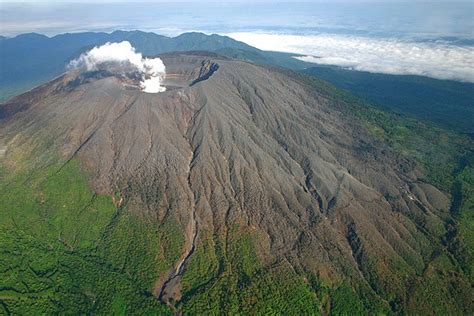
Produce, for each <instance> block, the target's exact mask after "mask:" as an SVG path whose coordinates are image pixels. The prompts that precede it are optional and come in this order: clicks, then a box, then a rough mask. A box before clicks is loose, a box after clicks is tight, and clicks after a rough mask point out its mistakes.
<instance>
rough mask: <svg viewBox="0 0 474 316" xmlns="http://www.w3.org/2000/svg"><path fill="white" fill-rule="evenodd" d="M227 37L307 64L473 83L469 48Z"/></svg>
mask: <svg viewBox="0 0 474 316" xmlns="http://www.w3.org/2000/svg"><path fill="white" fill-rule="evenodd" d="M227 35H229V36H230V37H232V38H234V39H237V40H240V41H243V42H245V43H247V44H249V45H253V46H255V47H257V48H260V49H264V50H273V51H283V52H289V53H297V54H301V55H307V56H298V57H295V58H297V59H300V60H303V61H306V62H311V63H317V64H325V65H337V66H342V67H348V68H352V69H355V70H361V71H369V72H376V73H387V74H410V75H421V76H428V77H433V78H438V79H452V80H460V81H466V82H474V47H473V46H467V45H466V46H457V45H453V44H449V43H446V42H442V41H437V42H416V41H407V40H398V39H392V38H369V37H361V36H347V35H336V34H319V35H289V34H275V33H249V32H239V33H230V34H227Z"/></svg>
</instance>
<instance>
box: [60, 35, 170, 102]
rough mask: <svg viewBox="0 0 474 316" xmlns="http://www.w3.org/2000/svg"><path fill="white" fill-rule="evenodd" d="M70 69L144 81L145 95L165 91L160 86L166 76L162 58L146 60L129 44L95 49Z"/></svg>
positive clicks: (109, 45)
mask: <svg viewBox="0 0 474 316" xmlns="http://www.w3.org/2000/svg"><path fill="white" fill-rule="evenodd" d="M68 68H69V69H78V70H80V71H100V70H105V71H108V72H110V73H113V74H118V75H138V76H139V77H140V78H141V79H140V88H141V89H142V91H144V92H148V93H158V92H163V91H165V90H166V88H165V87H163V86H162V85H161V83H162V81H163V77H164V75H165V73H166V69H165V65H164V64H163V61H162V60H161V59H160V58H144V57H143V56H142V54H141V53H137V52H136V51H135V48H134V47H133V46H132V45H131V44H130V43H129V42H127V41H123V42H120V43H106V44H104V45H102V46H98V47H94V48H93V49H91V50H90V51H88V52H86V53H83V54H81V56H79V57H78V58H77V59H74V60H72V61H71V62H70V63H69V65H68Z"/></svg>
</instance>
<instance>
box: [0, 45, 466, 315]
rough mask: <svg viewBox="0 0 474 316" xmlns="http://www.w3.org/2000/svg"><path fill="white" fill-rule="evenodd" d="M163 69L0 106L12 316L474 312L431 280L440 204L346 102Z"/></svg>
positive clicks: (177, 67)
mask: <svg viewBox="0 0 474 316" xmlns="http://www.w3.org/2000/svg"><path fill="white" fill-rule="evenodd" d="M84 58H85V57H84ZM160 58H161V60H162V61H163V63H164V66H165V67H166V74H162V80H161V81H160V84H161V85H162V86H163V87H164V88H165V89H166V90H165V89H163V90H165V91H163V92H161V93H155V94H150V93H145V92H143V91H141V89H140V86H139V85H137V82H136V80H135V79H133V78H131V77H130V76H129V77H126V78H124V77H122V76H119V75H117V74H115V73H113V72H111V71H106V69H88V70H93V72H90V71H88V72H82V73H78V72H74V71H73V72H70V73H68V74H65V75H63V76H61V77H59V78H57V79H55V80H53V81H51V82H49V83H47V84H45V85H43V86H40V87H38V88H35V89H33V90H31V91H29V92H27V93H25V94H23V95H20V96H18V97H15V98H13V99H11V100H9V101H8V102H6V103H5V104H3V105H2V106H1V107H0V118H1V121H0V131H1V134H0V149H1V148H5V150H4V152H5V154H4V156H3V157H0V159H1V163H2V166H3V167H4V168H3V170H2V185H3V184H5V183H7V184H8V185H4V186H2V188H5V190H6V191H4V192H6V193H5V196H6V197H5V198H4V199H3V201H8V203H9V205H11V207H7V208H6V209H5V204H3V205H4V206H2V208H3V210H2V212H3V215H2V217H3V219H2V220H1V227H2V229H1V231H2V234H5V235H10V236H13V237H12V238H14V239H15V243H11V244H5V245H4V246H2V249H7V250H5V251H8V252H9V253H11V259H9V260H10V261H9V264H8V266H9V267H10V268H7V270H5V269H2V272H1V273H2V274H1V275H2V279H3V280H6V286H7V287H8V288H9V289H11V290H10V291H12V292H16V293H22V295H21V296H11V297H10V296H8V295H7V296H8V297H7V296H6V298H4V297H3V296H2V300H3V301H2V302H3V304H5V306H6V308H8V310H10V311H12V312H13V311H19V312H22V311H25V310H28V308H29V307H30V308H31V306H38V305H40V306H41V308H42V309H43V310H44V311H45V312H46V313H48V312H53V313H54V312H60V311H61V310H64V308H65V306H67V308H68V310H70V311H71V312H73V313H86V312H92V313H94V312H97V313H101V312H104V311H111V310H115V309H116V308H118V309H122V310H126V311H128V312H130V313H145V312H149V311H159V312H162V313H165V312H169V311H172V312H175V313H181V312H182V313H212V312H214V313H226V314H228V313H236V312H241V313H244V314H245V313H272V312H273V313H275V312H276V313H316V314H318V313H321V314H327V313H336V314H337V313H338V312H340V313H343V312H344V311H345V310H346V311H347V309H345V308H349V310H351V311H353V312H360V313H379V312H381V313H390V312H396V313H403V312H417V311H419V309H420V308H428V309H429V307H427V306H429V304H430V300H431V298H430V297H426V296H425V295H424V294H423V293H425V292H424V290H425V289H427V288H429V287H430V286H433V284H434V283H433V282H434V281H433V280H436V281H439V282H440V283H441V284H445V285H446V287H445V288H444V287H440V288H439V291H440V292H439V295H442V296H444V299H445V302H446V308H447V309H449V310H451V311H453V313H454V314H456V313H465V312H468V311H469V310H470V311H472V301H471V302H466V301H460V300H461V297H469V293H470V291H471V288H470V285H469V281H468V280H467V279H466V278H465V277H464V276H463V275H462V274H461V273H458V272H455V271H456V269H455V268H449V269H451V270H449V269H448V268H447V270H446V271H448V270H449V271H451V272H449V273H448V272H445V271H441V270H436V269H437V268H435V267H434V265H433V260H435V258H440V253H443V251H444V250H443V249H444V248H443V247H442V245H441V242H440V241H439V239H438V237H437V236H438V235H439V230H440V229H442V227H444V226H443V225H444V219H445V217H446V216H447V214H448V213H449V207H450V206H449V197H448V196H447V195H446V194H445V193H443V192H441V191H440V190H438V189H437V188H435V187H434V186H432V185H430V184H428V183H427V182H426V181H424V180H423V172H422V171H421V170H420V169H419V168H418V167H417V165H416V164H415V163H414V162H412V161H410V160H408V159H406V158H404V157H402V156H401V155H399V154H396V153H395V152H394V151H392V149H390V148H389V147H387V146H385V145H384V144H382V143H380V142H379V141H378V140H377V139H376V138H375V137H374V136H372V135H371V134H370V133H369V132H368V131H367V129H366V128H365V127H364V126H363V124H362V122H361V121H360V119H359V118H358V117H357V116H356V115H355V114H354V107H355V105H352V104H350V103H348V102H346V101H345V100H344V99H343V98H338V97H337V96H335V95H334V94H330V93H327V92H325V91H326V90H324V89H323V88H324V86H323V85H321V83H317V82H314V81H312V80H310V79H308V78H307V77H305V76H302V75H298V74H295V73H293V72H290V71H283V70H279V69H274V68H270V67H264V66H258V65H255V64H251V63H247V62H243V61H236V60H230V59H227V58H224V57H220V56H218V55H213V54H208V53H198V52H196V53H176V54H166V55H161V56H160ZM140 60H142V59H140ZM134 80H135V81H134ZM138 80H141V79H140V78H138ZM318 84H319V86H318ZM322 87H323V88H322ZM145 91H146V89H145ZM2 146H3V147H2ZM440 227H441V228H440ZM20 232H21V233H20ZM29 248H31V249H33V250H31V254H30V255H26V256H25V254H24V249H29ZM436 254H438V255H436ZM23 256H25V257H24V258H23ZM443 258H444V257H443ZM440 260H441V259H440ZM442 260H445V259H442ZM446 261H447V262H446V263H443V264H445V265H447V266H449V265H450V264H451V263H449V259H446ZM20 262H23V263H25V262H26V263H27V264H26V265H25V264H20ZM4 266H5V265H2V268H3V267H4ZM25 266H28V267H30V269H29V270H28V271H26V270H24V267H25ZM5 271H6V272H5ZM18 275H22V277H21V278H19V277H16V276H18ZM433 275H434V276H433ZM21 279H23V282H22V281H21ZM450 286H452V287H455V288H456V293H457V294H453V292H450V291H448V287H450ZM2 295H3V294H2ZM14 297H19V298H14ZM53 297H54V300H53V299H52V298H53ZM348 306H349V307H348Z"/></svg>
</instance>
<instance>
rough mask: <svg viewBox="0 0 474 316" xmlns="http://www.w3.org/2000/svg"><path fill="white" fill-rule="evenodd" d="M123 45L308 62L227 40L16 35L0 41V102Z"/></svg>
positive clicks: (296, 64)
mask: <svg viewBox="0 0 474 316" xmlns="http://www.w3.org/2000/svg"><path fill="white" fill-rule="evenodd" d="M120 41H129V42H130V43H131V44H132V46H133V47H135V49H136V50H137V51H138V52H141V53H142V54H144V55H157V54H161V53H168V52H174V51H209V52H216V53H219V54H221V55H224V56H227V57H232V58H238V59H243V60H248V61H253V62H257V63H263V64H270V65H283V66H287V65H290V66H291V68H293V69H303V68H305V67H307V66H308V65H310V64H308V63H305V62H302V61H298V60H295V59H294V58H292V56H294V54H286V53H267V52H264V51H261V50H259V49H257V48H255V47H252V46H249V45H247V44H245V43H243V42H239V41H236V40H234V39H232V38H230V37H227V36H221V35H216V34H212V35H206V34H204V33H198V32H191V33H183V34H181V35H179V36H176V37H166V36H163V35H158V34H155V33H151V32H142V31H115V32H112V33H95V32H85V33H66V34H60V35H56V36H53V37H47V36H45V35H41V34H37V33H27V34H21V35H18V36H16V37H13V38H6V39H4V40H2V41H1V44H0V45H1V46H0V60H1V67H0V101H1V100H2V99H3V100H5V99H7V98H8V97H11V96H13V95H16V94H18V93H21V92H23V91H26V90H28V89H31V88H33V87H34V86H36V85H38V84H40V83H43V82H45V81H48V80H51V79H52V78H54V77H55V76H58V75H60V74H61V73H63V72H64V70H65V66H66V65H67V63H68V62H69V61H70V60H72V59H74V58H76V57H78V56H79V55H80V54H81V53H83V52H85V51H87V50H89V49H91V48H92V47H94V46H97V45H102V44H104V43H106V42H120Z"/></svg>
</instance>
